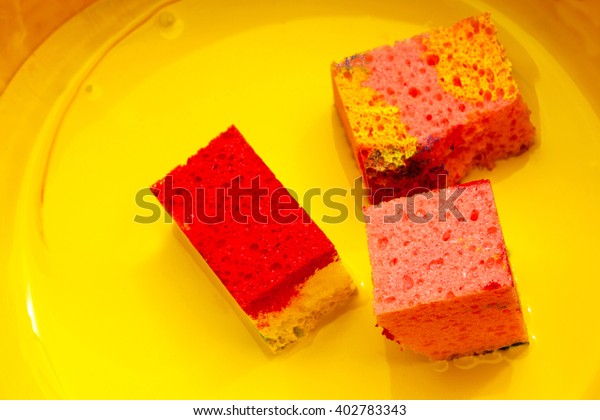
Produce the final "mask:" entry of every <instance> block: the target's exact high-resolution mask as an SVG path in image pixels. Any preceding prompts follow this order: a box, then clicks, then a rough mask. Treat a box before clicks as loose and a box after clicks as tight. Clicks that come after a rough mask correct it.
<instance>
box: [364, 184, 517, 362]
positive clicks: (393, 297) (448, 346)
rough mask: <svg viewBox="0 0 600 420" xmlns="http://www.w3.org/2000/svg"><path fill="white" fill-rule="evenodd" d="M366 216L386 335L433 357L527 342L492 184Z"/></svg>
mask: <svg viewBox="0 0 600 420" xmlns="http://www.w3.org/2000/svg"><path fill="white" fill-rule="evenodd" d="M365 215H366V216H367V217H368V218H369V222H368V223H367V225H366V229H367V238H368V247H369V256H370V259H371V265H372V276H373V287H374V308H375V316H376V318H377V324H378V325H379V326H380V327H383V334H384V335H385V336H386V337H387V338H389V339H391V340H394V341H397V342H398V343H400V344H401V345H402V346H405V347H408V348H410V349H412V350H413V351H414V352H416V353H421V354H424V355H426V356H428V357H429V358H430V359H433V360H445V359H453V358H457V357H462V356H468V355H475V354H483V353H487V352H491V351H494V350H497V349H500V348H503V347H507V346H511V345H516V344H523V343H527V342H528V341H529V340H528V336H527V331H526V328H525V323H524V321H523V315H522V311H521V305H520V303H519V297H518V295H517V290H516V288H515V283H514V281H513V276H512V273H511V269H510V265H509V261H508V257H507V252H506V247H505V244H504V238H503V235H502V231H501V228H500V222H499V220H498V214H497V212H496V206H495V204H494V197H493V193H492V189H491V185H490V183H489V181H476V182H473V183H469V184H463V185H459V186H454V187H449V188H448V189H444V190H438V191H433V192H431V191H430V192H429V193H426V194H416V195H413V196H411V197H408V198H406V197H404V198H397V199H394V200H391V201H387V202H385V203H382V204H380V205H376V206H370V207H369V208H368V209H367V210H366V211H365Z"/></svg>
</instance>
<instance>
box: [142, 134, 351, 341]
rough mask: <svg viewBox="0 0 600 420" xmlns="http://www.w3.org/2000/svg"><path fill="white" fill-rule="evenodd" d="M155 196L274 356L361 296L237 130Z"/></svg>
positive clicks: (161, 184) (158, 186)
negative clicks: (356, 295) (332, 313)
mask: <svg viewBox="0 0 600 420" xmlns="http://www.w3.org/2000/svg"><path fill="white" fill-rule="evenodd" d="M152 192H153V193H154V195H156V197H157V198H158V200H159V201H160V202H161V204H162V205H163V206H164V208H165V209H166V210H167V212H168V213H169V214H170V215H171V216H172V218H173V220H175V222H177V224H178V226H179V228H181V230H182V231H183V233H184V234H185V236H186V237H187V239H188V240H189V241H190V243H191V244H192V245H193V246H194V248H195V249H196V250H197V251H198V252H199V253H200V254H201V255H202V257H203V258H204V259H205V260H206V262H207V263H208V265H209V266H210V268H211V269H212V270H213V271H214V273H215V274H216V275H217V277H218V278H219V279H220V281H221V282H222V283H223V285H224V286H225V287H226V289H227V290H228V291H229V293H230V294H231V296H232V297H233V298H234V299H235V301H236V302H237V303H238V304H239V306H240V307H241V309H242V310H243V311H244V312H245V313H246V314H247V316H248V317H249V318H250V319H251V321H252V323H253V324H254V325H255V326H256V328H257V329H258V331H259V332H260V334H261V336H262V337H263V338H264V340H265V342H266V343H267V344H268V345H269V347H270V348H271V349H272V350H273V351H279V350H281V349H283V348H284V347H286V346H287V345H289V344H291V343H293V342H295V341H296V340H298V338H300V337H302V336H304V335H306V334H308V333H309V332H310V331H311V330H313V329H314V328H315V326H316V325H317V322H318V320H319V319H320V318H322V317H323V316H324V315H325V314H327V313H329V312H331V311H332V310H333V309H334V308H335V307H337V306H339V305H341V304H343V303H344V302H346V301H347V300H348V299H349V297H350V296H352V295H353V294H354V293H355V290H356V288H355V286H354V285H353V283H352V280H351V278H350V276H349V275H348V273H347V272H346V270H345V268H344V266H343V265H342V262H341V260H340V258H339V255H338V253H337V251H336V249H335V247H334V245H333V243H332V242H331V241H330V240H329V239H328V238H327V236H325V234H324V233H323V231H322V230H321V229H320V228H319V227H318V226H317V225H316V224H315V223H314V222H313V221H312V220H311V218H310V216H309V215H308V214H307V213H306V212H305V211H304V210H303V209H302V208H301V207H300V206H299V205H298V203H297V202H296V200H295V199H294V198H293V197H292V196H291V195H290V194H289V193H288V191H287V190H286V189H285V188H284V187H283V185H282V184H281V182H279V181H278V180H277V178H276V177H275V175H274V174H273V173H272V172H271V170H270V169H269V168H268V167H267V165H266V164H265V163H264V162H263V161H262V159H261V158H260V157H259V156H258V155H257V154H256V153H255V152H254V150H253V149H252V148H251V146H250V145H249V144H248V143H247V142H246V140H245V139H244V137H243V136H242V135H241V133H240V132H239V131H238V130H237V129H236V128H235V127H234V126H231V127H230V128H229V129H228V130H227V131H225V132H224V133H222V134H221V135H219V136H218V137H217V138H215V139H214V140H212V141H211V142H210V143H209V144H208V146H206V147H205V148H203V149H200V150H199V151H198V152H197V153H196V154H195V155H194V156H192V157H190V158H189V159H188V160H187V163H186V164H185V165H182V166H178V167H176V168H175V169H173V170H172V171H171V172H170V173H169V174H168V175H167V176H166V177H165V178H163V179H161V180H160V181H158V182H157V183H155V184H154V185H153V186H152Z"/></svg>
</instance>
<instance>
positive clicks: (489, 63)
mask: <svg viewBox="0 0 600 420" xmlns="http://www.w3.org/2000/svg"><path fill="white" fill-rule="evenodd" d="M331 74H332V78H333V90H334V101H335V106H336V109H337V111H338V114H339V116H340V118H341V120H342V123H343V125H344V128H345V132H346V136H347V138H348V139H349V141H350V143H351V144H352V147H353V149H354V153H355V157H356V160H357V163H358V166H359V167H360V169H361V171H362V173H363V179H364V181H365V183H366V185H367V186H368V187H370V188H371V195H370V199H371V202H373V203H379V202H381V201H383V200H387V199H390V198H393V197H399V196H405V195H410V194H412V193H414V192H415V191H416V190H417V189H418V188H419V187H424V188H428V189H434V188H436V187H437V185H436V181H437V176H438V175H440V174H443V175H446V176H447V180H448V183H449V184H450V185H453V184H456V183H458V182H459V181H460V180H461V179H462V178H463V177H464V176H465V175H466V174H467V173H468V172H469V170H471V169H472V168H473V167H485V168H490V169H491V168H492V167H493V166H494V162H495V161H496V160H498V159H504V158H508V157H511V156H516V155H519V154H521V153H523V152H524V151H526V150H527V149H529V148H530V146H531V144H532V142H533V137H534V131H535V130H534V128H533V126H532V124H531V122H530V120H529V116H530V111H529V109H528V108H527V106H526V105H525V103H524V102H523V98H522V96H521V94H520V92H519V89H518V87H517V84H516V83H515V81H514V79H513V78H512V75H511V63H510V61H509V60H508V58H507V57H506V54H505V52H504V48H503V47H502V46H501V45H500V43H499V42H498V40H497V38H496V28H495V26H494V24H493V23H492V21H491V20H490V16H489V14H484V15H481V16H477V17H471V18H468V19H465V20H463V21H460V22H458V23H456V24H455V25H454V26H452V27H450V28H440V29H436V30H433V31H431V32H429V33H426V34H422V35H418V36H415V37H413V38H411V39H408V40H405V41H400V42H396V43H395V44H394V45H391V46H387V45H386V46H382V47H379V48H375V49H373V50H371V51H367V52H364V53H361V54H356V55H353V56H351V57H348V58H346V59H345V60H343V61H341V62H339V63H333V64H332V66H331Z"/></svg>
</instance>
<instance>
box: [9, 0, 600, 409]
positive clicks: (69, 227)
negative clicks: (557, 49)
mask: <svg viewBox="0 0 600 420" xmlns="http://www.w3.org/2000/svg"><path fill="white" fill-rule="evenodd" d="M124 3H127V5H125V4H124ZM240 4H241V3H240ZM515 4H517V2H515ZM563 4H564V3H563ZM502 7H503V9H502V11H499V10H497V9H495V8H494V7H492V6H489V5H486V4H484V3H483V2H478V1H469V2H461V3H458V4H457V3H455V2H422V3H421V2H412V1H411V2H373V3H370V2H361V3H357V4H355V3H352V2H337V3H329V2H314V4H302V5H300V4H294V5H293V6H292V5H287V6H281V5H279V4H278V3H275V2H273V3H260V4H256V5H254V4H253V7H252V8H247V7H240V6H239V5H237V4H235V5H231V6H229V7H227V8H219V7H217V6H216V5H212V6H211V5H205V4H203V2H193V1H182V2H178V3H173V4H170V5H166V6H165V7H162V6H161V2H160V1H157V0H154V1H145V2H143V1H141V0H136V1H128V2H112V1H102V0H101V1H99V2H98V3H96V4H95V5H93V6H92V7H91V8H90V9H88V10H86V11H85V12H83V14H81V15H79V16H77V17H76V18H75V19H73V20H71V21H70V22H68V23H67V24H66V25H64V26H63V27H62V28H61V29H60V30H59V31H57V32H56V33H55V34H54V35H53V36H52V37H51V38H50V39H48V41H47V42H46V43H45V44H44V45H43V46H42V47H41V49H39V50H38V51H37V53H36V54H35V55H34V56H33V57H32V59H31V60H30V61H28V62H27V63H26V64H25V66H24V67H22V68H21V70H20V71H19V72H18V73H17V75H16V77H15V78H14V79H13V81H12V82H11V84H10V85H8V87H7V89H6V91H5V93H4V94H3V96H2V97H1V98H0V126H1V127H2V132H3V134H2V137H0V150H2V154H1V155H0V156H1V157H0V159H1V166H0V177H1V178H2V183H1V186H0V188H1V189H0V194H1V196H2V200H3V202H2V214H1V217H0V229H1V231H0V232H1V235H0V249H1V250H2V252H1V253H0V323H1V324H0V371H1V372H2V377H1V379H0V397H4V398H40V397H50V398H56V397H66V398H403V399H404V398H591V397H593V398H599V397H600V356H599V355H600V334H599V332H600V331H599V327H598V323H597V320H598V305H597V296H598V294H599V293H600V286H599V284H598V279H599V278H600V276H599V274H600V272H599V269H598V264H597V261H596V259H597V255H598V251H599V250H600V249H599V248H600V247H599V246H598V238H599V237H600V223H598V222H597V220H596V216H597V214H598V211H599V210H600V198H599V197H600V194H599V193H600V191H599V185H600V184H599V182H598V181H600V179H599V178H600V177H599V175H598V171H599V169H600V139H599V133H600V124H599V120H598V111H599V110H598V109H595V108H594V107H593V106H592V104H593V103H596V104H597V102H594V100H593V98H590V97H588V96H586V95H589V92H590V90H587V89H585V88H584V87H583V86H584V85H583V84H582V80H583V79H582V77H583V76H585V74H590V73H585V72H583V71H579V72H577V73H576V74H577V75H578V76H577V83H576V82H575V79H573V78H572V77H571V76H570V74H571V73H567V72H566V71H565V70H564V69H565V68H570V69H572V68H576V67H577V65H574V64H572V63H570V64H565V62H563V61H560V62H559V61H557V58H556V56H555V54H553V53H552V52H551V46H550V45H546V44H542V43H541V42H540V41H538V40H536V38H535V36H534V34H532V33H529V32H528V26H527V25H524V24H523V22H527V20H526V19H524V18H523V16H521V15H519V14H518V12H516V11H515V14H514V15H511V14H510V8H508V7H507V6H506V5H503V6H502ZM515 10H519V11H522V9H517V8H515ZM482 11H490V12H491V13H492V18H493V20H494V22H495V23H496V25H497V27H498V29H499V38H500V40H501V42H503V44H504V45H505V46H506V48H507V52H508V55H509V57H510V59H511V61H512V63H513V67H514V71H515V74H516V77H517V81H518V82H519V84H520V88H521V90H522V92H523V95H524V98H525V100H526V102H527V103H528V104H529V105H530V107H531V108H532V110H533V120H534V123H535V125H536V126H537V128H538V136H537V145H536V147H535V148H534V149H533V150H532V151H531V152H529V153H527V154H525V155H523V156H521V157H519V158H516V159H513V160H510V161H507V162H502V163H500V164H499V165H498V167H497V168H496V169H495V170H494V171H493V172H487V171H481V172H478V173H475V174H472V176H471V178H477V177H490V178H491V179H492V182H493V185H494V190H495V193H496V201H497V206H498V209H499V212H500V217H501V220H502V224H503V228H504V233H505V237H506V242H507V245H508V248H509V250H510V259H511V262H512V265H513V270H514V273H515V276H516V279H517V281H518V287H519V291H520V293H521V299H522V302H523V305H524V307H525V308H526V309H527V311H526V322H527V324H528V328H529V333H530V335H531V338H532V344H531V345H530V346H529V347H528V348H526V349H521V350H519V351H512V352H509V353H508V354H507V356H505V357H497V356H490V357H487V358H483V359H481V360H475V361H473V360H462V361H459V362H456V363H450V364H448V365H444V364H439V363H438V364H432V363H429V362H427V361H425V360H424V359H422V358H420V357H418V356H415V355H413V354H411V353H409V352H401V351H400V349H399V347H398V346H397V345H395V344H394V343H392V342H389V341H386V340H385V339H384V338H383V337H382V336H381V335H380V333H379V331H378V329H376V328H374V326H373V324H374V317H373V315H372V310H371V306H370V305H371V301H370V299H371V298H370V292H371V286H370V268H369V265H368V256H367V247H366V241H365V234H364V226H363V225H362V223H361V222H360V221H359V220H357V218H356V217H355V216H354V202H353V199H352V197H350V196H349V195H347V196H346V197H345V199H344V198H342V199H341V201H343V202H344V203H346V204H347V206H348V208H349V215H348V219H347V220H346V221H344V222H343V223H338V224H331V223H325V222H324V221H323V220H322V219H323V217H324V216H328V215H329V216H331V215H336V214H337V211H336V210H333V209H331V208H326V207H325V206H324V205H323V204H322V201H321V200H318V199H316V198H315V199H313V200H312V206H311V209H310V213H311V214H312V216H313V218H314V219H315V220H316V221H317V222H318V223H319V224H320V226H321V227H322V228H323V230H324V231H325V232H326V233H327V234H328V235H329V237H330V238H331V239H332V241H333V242H334V243H335V244H336V246H337V248H338V250H339V252H340V254H341V257H342V259H343V260H344V261H345V262H346V265H347V266H348V268H349V270H350V272H351V273H352V275H353V276H354V278H355V280H356V282H357V284H358V285H359V286H360V287H359V296H358V297H357V299H356V301H355V303H354V305H353V306H352V307H351V309H350V310H348V311H346V312H345V313H343V314H341V315H340V316H339V317H338V318H337V319H335V320H334V321H333V322H331V323H329V324H328V325H327V326H325V327H324V328H321V329H320V330H319V331H318V332H317V334H314V335H312V336H311V337H310V338H308V339H306V340H304V341H303V343H302V344H301V345H298V346H295V347H294V348H293V349H291V351H289V352H285V353H284V354H282V355H280V356H277V357H272V356H269V355H267V354H266V353H265V352H263V351H262V350H261V348H260V346H258V345H257V343H256V342H255V340H254V338H253V336H252V335H251V334H250V333H249V331H248V330H247V328H246V326H245V325H244V323H243V322H241V321H240V319H239V317H238V316H237V314H236V313H235V311H234V310H233V309H232V308H231V306H230V305H229V304H227V303H226V299H224V298H223V297H222V295H221V294H220V293H219V292H218V291H217V289H216V288H215V287H214V285H213V284H211V282H210V281H208V280H207V279H206V278H205V277H206V274H205V272H204V271H203V270H202V268H201V267H200V265H199V264H198V263H197V262H196V261H195V260H194V258H193V257H192V256H191V255H189V253H187V252H186V251H185V249H184V246H183V245H182V244H181V243H180V241H179V240H178V239H177V235H176V232H175V227H174V225H173V224H171V223H167V222H165V220H164V218H161V220H160V221H158V222H156V223H152V224H140V223H135V222H134V221H133V219H134V217H135V216H136V215H147V210H143V209H140V208H139V207H138V206H136V203H135V195H136V193H137V192H138V191H140V190H141V189H143V188H145V187H147V186H148V185H150V184H151V183H153V182H154V181H155V180H157V179H159V178H160V177H162V176H163V175H164V174H165V173H166V172H167V171H168V170H170V169H171V168H172V167H173V166H174V165H176V164H178V163H181V162H183V161H184V160H185V158H186V157H187V156H188V155H190V154H192V153H193V152H194V151H196V150H197V149H198V148H199V147H200V146H202V145H204V144H206V143H207V142H208V141H209V140H210V139H211V138H212V137H214V136H215V135H216V134H217V133H219V132H221V131H222V130H224V129H225V128H226V127H228V126H229V125H230V124H232V123H234V124H236V125H237V126H238V128H239V129H240V130H241V131H242V133H243V134H244V135H245V136H246V137H247V139H248V140H249V142H250V143H251V144H252V145H253V146H254V148H255V149H256V151H257V152H258V153H259V154H260V155H261V156H262V157H263V159H264V160H265V161H266V162H267V164H268V165H269V166H270V167H271V168H272V169H273V171H274V172H275V173H276V174H277V175H278V177H279V178H280V179H281V181H282V182H283V183H284V184H285V185H286V186H287V187H289V188H292V189H294V190H295V191H296V192H298V193H299V194H300V196H302V194H303V192H304V191H307V190H309V189H310V188H322V189H327V188H344V189H350V188H351V187H352V186H353V181H354V179H355V178H356V177H358V176H359V171H358V169H357V168H356V166H355V164H354V162H353V160H352V155H351V151H350V147H349V146H348V144H347V142H346V139H345V137H344V134H343V131H342V128H341V124H340V122H339V120H338V118H337V116H336V114H335V111H334V109H333V98H332V90H331V81H330V75H329V65H330V63H331V62H332V61H333V60H339V59H340V58H342V57H345V56H348V55H350V54H352V53H354V52H357V51H363V50H366V49H369V48H371V47H373V46H376V45H380V44H382V43H390V42H392V41H393V40H395V39H397V38H405V37H409V36H412V35H414V34H417V33H419V32H422V31H425V30H427V29H429V28H431V27H432V26H437V25H442V24H443V25H449V24H451V23H453V22H454V21H457V20H459V19H461V18H463V17H465V16H468V15H473V14H477V13H479V12H482ZM519 13H520V12H519ZM540 14H543V11H539V14H538V13H537V12H536V14H535V16H534V18H535V19H539V16H540ZM532 16H533V15H532ZM532 19H533V18H532ZM572 21H573V18H572V17H571V20H570V21H569V22H572ZM517 22H520V23H517ZM545 39H547V38H545ZM590 45H592V44H590ZM590 48H591V49H590V51H591V53H593V52H594V50H593V48H594V47H593V45H592V47H590ZM571 58H572V60H580V66H585V65H586V63H587V61H586V56H580V57H577V56H573V57H571ZM561 59H564V56H561ZM582 75H583V76H582ZM589 83H592V84H593V83H598V82H597V80H590V81H589ZM337 201H340V199H337ZM472 365H477V366H475V367H472ZM467 367H472V368H470V369H467Z"/></svg>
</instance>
